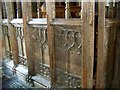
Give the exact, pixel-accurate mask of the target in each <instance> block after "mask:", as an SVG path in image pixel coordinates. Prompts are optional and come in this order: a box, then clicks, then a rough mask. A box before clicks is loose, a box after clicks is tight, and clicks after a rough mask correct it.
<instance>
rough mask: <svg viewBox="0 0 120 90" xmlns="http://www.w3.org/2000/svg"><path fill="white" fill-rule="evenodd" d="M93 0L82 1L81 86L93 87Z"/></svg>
mask: <svg viewBox="0 0 120 90" xmlns="http://www.w3.org/2000/svg"><path fill="white" fill-rule="evenodd" d="M94 4H95V3H94V0H89V2H82V5H83V6H82V88H92V87H93V64H94V32H95V30H94V16H95V12H94V8H95V5H94Z"/></svg>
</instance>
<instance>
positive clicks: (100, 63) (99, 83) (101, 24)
mask: <svg viewBox="0 0 120 90" xmlns="http://www.w3.org/2000/svg"><path fill="white" fill-rule="evenodd" d="M98 6H99V9H98V11H99V13H98V53H97V79H96V88H104V85H105V81H103V80H104V75H103V73H104V72H105V67H104V66H105V53H104V51H105V50H104V31H105V2H99V3H98Z"/></svg>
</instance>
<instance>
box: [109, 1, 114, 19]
mask: <svg viewBox="0 0 120 90" xmlns="http://www.w3.org/2000/svg"><path fill="white" fill-rule="evenodd" d="M108 17H109V18H113V17H114V10H113V0H110V1H109V12H108Z"/></svg>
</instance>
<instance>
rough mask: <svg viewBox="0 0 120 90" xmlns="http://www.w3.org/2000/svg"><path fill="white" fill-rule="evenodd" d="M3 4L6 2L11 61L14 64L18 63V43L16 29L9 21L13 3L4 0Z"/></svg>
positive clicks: (11, 15) (11, 17)
mask: <svg viewBox="0 0 120 90" xmlns="http://www.w3.org/2000/svg"><path fill="white" fill-rule="evenodd" d="M5 4H6V12H7V19H8V29H9V35H10V42H11V49H12V55H13V61H14V64H18V45H17V37H16V30H15V28H14V26H12V25H11V24H10V21H11V20H12V19H13V12H14V10H13V3H12V2H5Z"/></svg>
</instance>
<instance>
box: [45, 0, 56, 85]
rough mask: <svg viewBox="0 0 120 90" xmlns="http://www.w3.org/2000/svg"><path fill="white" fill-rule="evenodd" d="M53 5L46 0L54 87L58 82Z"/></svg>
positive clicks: (51, 73)
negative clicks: (52, 22)
mask: <svg viewBox="0 0 120 90" xmlns="http://www.w3.org/2000/svg"><path fill="white" fill-rule="evenodd" d="M51 6H53V5H52V2H50V1H49V0H46V8H47V31H48V46H49V61H50V75H51V85H52V86H53V87H54V85H55V83H56V69H55V68H56V66H55V65H56V64H55V63H56V62H55V40H54V30H53V28H52V26H51V25H50V23H51V21H52V19H53V18H54V17H53V13H52V12H53V7H51Z"/></svg>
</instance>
